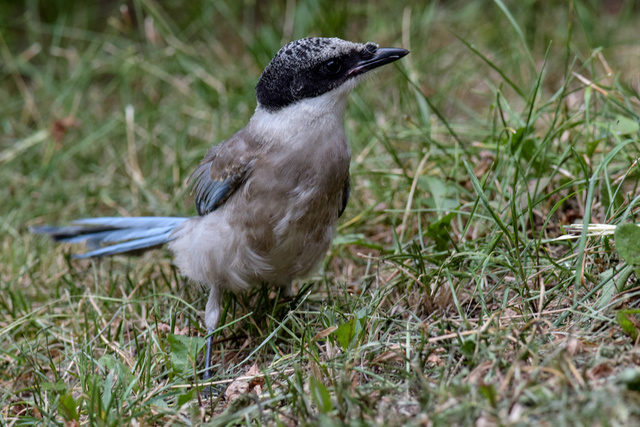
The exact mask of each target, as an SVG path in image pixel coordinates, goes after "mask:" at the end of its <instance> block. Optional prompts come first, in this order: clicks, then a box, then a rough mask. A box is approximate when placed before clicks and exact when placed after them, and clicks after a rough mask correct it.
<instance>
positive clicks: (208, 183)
mask: <svg viewBox="0 0 640 427" xmlns="http://www.w3.org/2000/svg"><path fill="white" fill-rule="evenodd" d="M261 149H262V144H261V143H260V142H259V141H257V140H255V139H254V138H252V137H251V136H250V135H249V134H248V133H247V132H246V131H245V130H244V129H243V130H241V131H239V132H237V133H236V134H235V135H233V136H232V137H231V138H229V139H227V140H225V141H223V142H222V143H220V144H219V145H216V146H213V147H212V148H211V149H209V151H208V152H207V154H206V155H205V156H204V158H203V159H202V161H201V162H200V165H198V167H197V168H196V170H195V171H194V172H193V174H192V175H191V177H190V178H189V182H190V183H192V184H193V190H192V191H193V193H195V203H196V209H197V210H198V214H199V215H206V214H208V213H210V212H212V211H214V210H215V209H217V208H218V207H220V206H221V205H222V204H224V203H225V202H226V201H227V199H228V198H229V197H230V196H231V195H232V194H233V193H234V191H235V190H236V189H237V188H238V187H239V186H240V185H241V184H242V183H243V182H244V181H245V180H246V178H247V176H248V175H249V174H250V173H251V170H252V168H253V166H254V164H255V163H256V161H257V159H258V158H259V157H260V155H261V151H262V150H261Z"/></svg>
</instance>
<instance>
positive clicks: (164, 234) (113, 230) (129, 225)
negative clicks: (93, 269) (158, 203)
mask: <svg viewBox="0 0 640 427" xmlns="http://www.w3.org/2000/svg"><path fill="white" fill-rule="evenodd" d="M188 219H189V218H174V217H137V218H109V217H107V218H88V219H80V220H77V221H74V222H73V224H74V225H71V226H68V227H52V226H43V227H32V228H31V232H32V233H36V234H47V235H49V236H50V237H51V238H52V239H53V240H55V241H57V242H69V243H79V242H86V243H87V247H88V248H89V249H90V250H91V251H90V252H86V253H84V254H76V255H73V257H74V258H91V257H101V256H109V255H115V254H123V253H127V252H132V251H137V250H140V249H148V248H152V247H154V246H158V245H162V244H164V243H168V242H170V241H171V240H173V239H175V238H176V237H177V236H176V235H174V234H173V231H174V230H175V229H176V227H178V226H179V225H180V224H182V223H183V222H185V221H187V220H188ZM105 244H106V245H110V246H105Z"/></svg>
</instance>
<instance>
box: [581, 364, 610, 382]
mask: <svg viewBox="0 0 640 427" xmlns="http://www.w3.org/2000/svg"><path fill="white" fill-rule="evenodd" d="M611 374H613V366H611V364H609V362H602V363H600V364H598V365H596V366H594V367H593V368H591V369H589V370H588V371H587V378H588V379H589V380H591V381H595V380H599V379H602V378H606V377H610V376H611Z"/></svg>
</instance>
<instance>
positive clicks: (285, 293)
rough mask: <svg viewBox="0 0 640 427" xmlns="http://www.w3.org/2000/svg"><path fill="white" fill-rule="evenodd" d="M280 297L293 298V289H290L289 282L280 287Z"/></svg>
mask: <svg viewBox="0 0 640 427" xmlns="http://www.w3.org/2000/svg"><path fill="white" fill-rule="evenodd" d="M282 297H283V298H293V289H292V287H291V282H289V283H287V284H286V285H284V286H283V287H282Z"/></svg>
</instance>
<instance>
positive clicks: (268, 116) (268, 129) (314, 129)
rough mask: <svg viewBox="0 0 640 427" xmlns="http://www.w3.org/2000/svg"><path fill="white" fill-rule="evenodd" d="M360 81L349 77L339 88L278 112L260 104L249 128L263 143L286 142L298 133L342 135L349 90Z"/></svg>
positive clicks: (297, 136) (294, 137)
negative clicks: (337, 133) (334, 133)
mask: <svg viewBox="0 0 640 427" xmlns="http://www.w3.org/2000/svg"><path fill="white" fill-rule="evenodd" d="M359 81H360V79H359V78H355V79H350V80H348V81H346V82H345V83H344V84H342V85H341V86H340V87H338V88H336V89H333V90H331V91H329V92H327V93H324V94H322V95H320V96H316V97H314V98H305V99H302V100H300V101H297V102H295V103H293V104H291V105H289V106H287V107H283V108H281V109H279V110H277V111H269V110H266V109H265V108H263V107H262V106H261V105H260V104H258V106H257V107H256V111H255V112H254V114H253V117H251V120H250V121H249V125H248V130H249V131H250V132H251V133H252V134H254V135H255V136H258V135H259V136H260V139H261V140H263V141H264V142H265V143H267V144H269V143H278V142H281V143H287V142H288V141H291V140H292V139H293V140H299V139H300V138H299V137H300V136H301V135H309V134H315V133H325V132H339V133H340V134H344V112H345V109H346V108H347V99H348V97H349V93H351V91H352V90H353V88H355V87H356V86H357V84H358V82H359Z"/></svg>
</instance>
